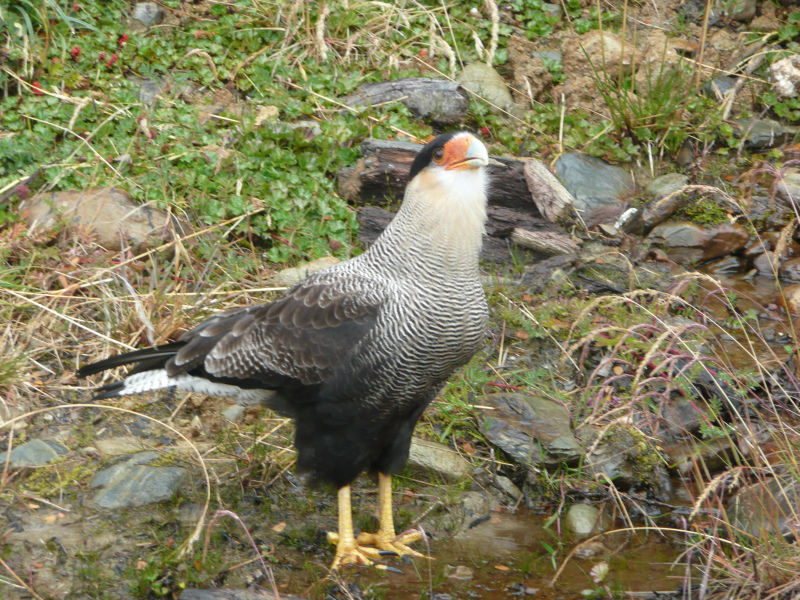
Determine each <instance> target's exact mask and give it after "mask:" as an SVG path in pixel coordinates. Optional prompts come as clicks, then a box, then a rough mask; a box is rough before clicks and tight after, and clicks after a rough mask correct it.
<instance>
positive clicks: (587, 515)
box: [564, 504, 601, 539]
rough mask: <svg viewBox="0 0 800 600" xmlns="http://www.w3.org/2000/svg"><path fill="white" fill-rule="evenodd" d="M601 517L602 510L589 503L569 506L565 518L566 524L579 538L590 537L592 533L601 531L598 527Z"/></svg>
mask: <svg viewBox="0 0 800 600" xmlns="http://www.w3.org/2000/svg"><path fill="white" fill-rule="evenodd" d="M599 518H600V511H599V510H598V509H597V508H596V507H594V506H590V505H588V504H573V505H572V506H570V507H569V510H568V511H567V515H566V517H565V519H564V521H565V525H566V527H567V529H568V530H569V531H571V532H572V533H573V535H574V536H575V537H576V538H577V539H581V538H585V537H588V536H589V535H590V534H592V533H600V531H601V529H599V528H598V530H597V531H595V527H597V520H598V519H599Z"/></svg>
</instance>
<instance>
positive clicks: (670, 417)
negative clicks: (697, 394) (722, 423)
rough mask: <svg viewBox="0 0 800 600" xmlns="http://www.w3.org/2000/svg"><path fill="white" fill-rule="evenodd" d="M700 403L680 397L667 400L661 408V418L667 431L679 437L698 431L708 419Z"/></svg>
mask: <svg viewBox="0 0 800 600" xmlns="http://www.w3.org/2000/svg"><path fill="white" fill-rule="evenodd" d="M699 404H700V403H699V402H696V401H689V400H679V399H672V400H670V401H669V402H665V403H664V405H663V407H662V409H661V418H662V420H663V421H664V424H665V425H666V428H667V432H669V433H670V434H671V435H673V436H677V437H682V436H685V435H694V434H696V433H698V432H699V431H700V427H701V426H702V425H703V423H704V422H707V421H708V418H707V417H706V415H705V412H704V411H702V410H701V409H700V408H699V406H698V405H699Z"/></svg>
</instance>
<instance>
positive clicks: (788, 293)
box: [776, 283, 800, 315]
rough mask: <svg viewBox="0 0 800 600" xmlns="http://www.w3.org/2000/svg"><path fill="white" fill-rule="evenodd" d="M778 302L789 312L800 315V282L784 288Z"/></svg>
mask: <svg viewBox="0 0 800 600" xmlns="http://www.w3.org/2000/svg"><path fill="white" fill-rule="evenodd" d="M776 302H777V303H778V304H780V305H781V306H783V308H785V309H786V311H787V312H788V313H789V314H792V315H800V283H795V284H793V285H789V286H786V287H785V288H783V294H781V295H779V296H778V298H777V299H776Z"/></svg>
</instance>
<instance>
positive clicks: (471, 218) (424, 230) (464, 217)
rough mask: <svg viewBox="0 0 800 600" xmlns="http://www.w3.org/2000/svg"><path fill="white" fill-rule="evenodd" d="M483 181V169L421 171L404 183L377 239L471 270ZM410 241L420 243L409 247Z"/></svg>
mask: <svg viewBox="0 0 800 600" xmlns="http://www.w3.org/2000/svg"><path fill="white" fill-rule="evenodd" d="M487 184H488V177H487V175H486V172H485V169H461V170H453V171H446V170H444V169H438V168H434V169H425V170H423V171H422V172H420V173H419V174H418V175H417V176H416V177H415V178H414V179H413V180H411V181H410V182H409V184H408V187H407V188H406V193H405V198H404V200H403V205H402V207H401V208H400V211H399V212H398V213H397V216H396V217H395V218H394V219H393V220H392V222H391V223H390V224H389V226H388V227H387V229H386V231H385V232H384V234H383V235H382V236H381V237H386V238H387V240H386V241H388V240H389V239H392V240H393V241H392V242H390V243H391V244H392V245H393V246H395V247H400V248H407V250H408V251H409V252H413V253H414V254H419V252H423V253H424V254H425V255H426V256H427V259H428V260H431V261H436V260H437V259H438V260H441V261H443V262H444V263H445V264H446V266H447V267H449V268H452V269H456V270H464V269H467V270H477V268H478V255H479V254H480V249H481V244H482V241H483V233H484V224H485V222H486V187H487ZM398 238H401V239H403V240H404V241H403V242H400V243H398V241H397V240H398ZM411 240H414V241H415V242H416V244H418V245H421V247H417V248H412V247H409V246H408V244H409V243H410V242H411ZM380 242H381V240H380V239H379V240H378V242H376V244H380Z"/></svg>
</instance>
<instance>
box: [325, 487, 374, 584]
mask: <svg viewBox="0 0 800 600" xmlns="http://www.w3.org/2000/svg"><path fill="white" fill-rule="evenodd" d="M328 541H330V542H331V543H332V544H336V557H335V558H334V559H333V564H332V565H331V571H336V570H338V569H339V567H340V566H342V565H373V564H374V562H373V561H372V559H373V558H380V556H381V554H380V551H379V550H376V549H375V548H363V547H361V545H360V544H358V543H357V542H356V539H355V537H354V536H353V513H352V510H351V508H350V486H349V485H346V486H344V487H343V488H341V489H340V490H339V533H338V534H337V533H331V532H328ZM375 566H376V567H378V568H381V567H383V565H375ZM384 568H385V567H384Z"/></svg>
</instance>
